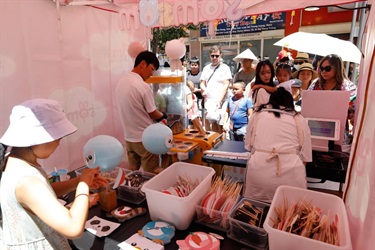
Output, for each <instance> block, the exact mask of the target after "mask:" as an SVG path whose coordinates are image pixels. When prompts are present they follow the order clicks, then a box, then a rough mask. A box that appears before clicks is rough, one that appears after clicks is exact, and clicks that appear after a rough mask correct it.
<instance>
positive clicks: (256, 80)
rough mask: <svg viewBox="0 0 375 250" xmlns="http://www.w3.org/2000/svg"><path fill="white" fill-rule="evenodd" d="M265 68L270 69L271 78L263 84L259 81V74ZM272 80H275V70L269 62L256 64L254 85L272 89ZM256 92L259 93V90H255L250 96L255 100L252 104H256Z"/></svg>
mask: <svg viewBox="0 0 375 250" xmlns="http://www.w3.org/2000/svg"><path fill="white" fill-rule="evenodd" d="M265 66H268V67H269V68H270V70H271V78H270V81H269V82H263V81H262V80H261V79H260V72H261V70H262V69H263V68H264V67H265ZM274 78H275V69H274V67H273V65H272V63H271V62H270V60H264V61H260V62H258V64H257V67H256V69H255V81H254V85H258V84H263V85H267V86H270V87H274V86H275V84H274V83H273V79H274ZM258 91H259V89H256V90H255V91H254V92H253V94H252V97H253V98H254V99H255V100H254V103H256V99H257V96H258Z"/></svg>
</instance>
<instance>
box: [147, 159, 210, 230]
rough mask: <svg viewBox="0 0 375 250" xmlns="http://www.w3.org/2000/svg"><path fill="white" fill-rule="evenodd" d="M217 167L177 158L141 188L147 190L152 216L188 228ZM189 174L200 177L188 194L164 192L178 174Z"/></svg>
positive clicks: (172, 183)
mask: <svg viewBox="0 0 375 250" xmlns="http://www.w3.org/2000/svg"><path fill="white" fill-rule="evenodd" d="M214 174H215V170H214V169H212V168H210V167H205V166H200V165H195V164H189V163H184V162H176V163H173V164H172V165H170V166H169V167H168V168H166V169H165V170H163V171H162V172H161V173H160V174H158V175H156V176H155V177H153V178H152V179H150V180H149V181H148V182H146V183H145V184H144V185H143V186H142V188H141V190H142V191H143V192H144V193H145V194H146V200H147V205H148V210H149V212H150V217H151V220H162V221H165V222H168V223H170V224H172V225H174V226H175V227H176V228H177V229H179V230H185V229H187V228H188V227H189V225H190V223H191V221H192V220H193V219H194V215H195V206H196V205H198V204H199V203H200V202H201V200H202V199H203V197H204V196H205V195H206V194H207V193H208V191H209V190H210V187H211V179H212V176H213V175H214ZM178 176H181V177H188V178H189V179H190V180H192V181H195V180H199V182H200V183H199V185H198V186H197V187H196V188H195V189H194V190H193V191H192V192H191V193H190V194H189V195H188V196H186V197H178V196H173V195H169V194H165V193H162V190H164V189H168V188H169V187H172V186H174V185H175V184H176V182H177V177H178Z"/></svg>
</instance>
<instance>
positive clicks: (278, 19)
mask: <svg viewBox="0 0 375 250" xmlns="http://www.w3.org/2000/svg"><path fill="white" fill-rule="evenodd" d="M352 16H353V12H352V11H340V10H337V9H334V8H325V9H321V10H318V11H316V12H307V11H305V10H293V11H286V12H275V13H268V14H260V15H252V16H244V17H242V18H241V19H240V20H238V21H234V22H230V21H226V20H225V19H222V20H217V21H215V22H214V23H213V27H214V30H209V24H208V23H206V24H205V25H204V26H202V28H201V29H200V30H199V32H192V33H191V35H190V38H189V39H186V43H185V44H186V45H187V51H188V57H193V56H198V57H199V58H201V67H202V68H203V67H204V65H206V64H207V63H209V62H210V58H209V50H210V48H211V47H212V46H213V45H220V46H221V48H222V53H223V61H224V62H225V63H226V64H228V65H229V66H230V68H231V70H232V73H233V74H234V73H235V72H236V71H237V70H238V65H237V64H236V63H235V62H234V61H233V60H232V59H233V58H234V57H235V56H236V55H238V54H239V53H240V52H241V51H244V50H245V49H247V48H250V49H251V51H252V52H253V53H254V54H255V55H256V56H258V57H259V58H260V59H262V60H264V59H269V60H271V61H274V60H275V59H276V57H277V54H278V52H279V51H280V50H281V49H282V48H281V47H278V46H274V45H273V44H274V43H275V42H277V41H278V40H280V39H281V38H283V37H284V36H286V35H289V34H291V33H294V32H297V31H305V32H312V33H326V34H329V35H331V36H334V37H337V38H340V39H344V40H348V39H349V36H350V31H351V19H352ZM356 26H357V27H358V24H356ZM357 29H358V28H357ZM209 34H211V35H209ZM292 53H296V52H293V51H292Z"/></svg>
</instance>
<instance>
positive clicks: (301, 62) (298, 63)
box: [294, 61, 305, 65]
mask: <svg viewBox="0 0 375 250" xmlns="http://www.w3.org/2000/svg"><path fill="white" fill-rule="evenodd" d="M304 63H305V61H298V62H294V64H297V65H301V64H304Z"/></svg>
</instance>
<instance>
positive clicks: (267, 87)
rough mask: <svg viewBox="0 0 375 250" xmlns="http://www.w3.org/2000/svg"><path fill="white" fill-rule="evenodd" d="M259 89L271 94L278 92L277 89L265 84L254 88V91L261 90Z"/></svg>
mask: <svg viewBox="0 0 375 250" xmlns="http://www.w3.org/2000/svg"><path fill="white" fill-rule="evenodd" d="M259 88H264V89H265V90H267V92H269V93H273V92H275V91H276V90H277V88H276V87H271V86H268V85H264V84H257V85H254V86H253V87H252V91H255V90H256V89H259Z"/></svg>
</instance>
